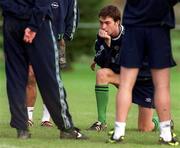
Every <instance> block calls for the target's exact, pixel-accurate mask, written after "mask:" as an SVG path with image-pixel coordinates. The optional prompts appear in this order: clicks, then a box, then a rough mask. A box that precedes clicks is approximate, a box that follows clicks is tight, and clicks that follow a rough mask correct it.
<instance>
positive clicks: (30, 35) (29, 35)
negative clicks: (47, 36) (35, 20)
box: [23, 28, 36, 44]
mask: <svg viewBox="0 0 180 148" xmlns="http://www.w3.org/2000/svg"><path fill="white" fill-rule="evenodd" d="M35 36H36V32H34V31H32V30H31V29H30V28H26V29H25V30H24V38H23V40H24V41H25V42H26V43H30V44H31V43H32V41H33V39H34V38H35Z"/></svg>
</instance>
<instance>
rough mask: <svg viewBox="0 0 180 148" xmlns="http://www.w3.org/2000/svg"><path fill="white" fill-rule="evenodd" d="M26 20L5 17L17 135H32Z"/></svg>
mask: <svg viewBox="0 0 180 148" xmlns="http://www.w3.org/2000/svg"><path fill="white" fill-rule="evenodd" d="M23 28H24V22H23V21H19V20H16V19H14V18H11V17H5V18H4V25H3V33H4V52H5V67H6V77H7V95H8V99H9V108H10V112H11V122H10V125H11V127H13V128H16V130H17V137H18V138H21V139H27V138H29V137H30V134H29V132H28V126H27V120H28V117H27V108H26V90H25V88H26V83H27V78H28V60H27V54H26V50H25V49H24V46H23V45H24V43H23V41H22V35H23V34H24V30H23Z"/></svg>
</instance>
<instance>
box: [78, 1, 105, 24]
mask: <svg viewBox="0 0 180 148" xmlns="http://www.w3.org/2000/svg"><path fill="white" fill-rule="evenodd" d="M103 1H104V0H87V1H85V0H78V3H79V8H80V19H81V22H94V20H95V19H97V14H98V11H99V8H100V6H101V4H102V2H103Z"/></svg>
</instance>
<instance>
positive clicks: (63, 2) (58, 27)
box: [51, 0, 79, 41]
mask: <svg viewBox="0 0 180 148" xmlns="http://www.w3.org/2000/svg"><path fill="white" fill-rule="evenodd" d="M51 7H52V12H53V16H54V18H53V26H54V30H55V36H56V37H57V39H60V38H62V37H63V38H64V39H65V40H68V41H70V40H72V39H73V35H74V33H75V29H76V28H77V24H78V19H79V14H78V13H79V11H78V5H77V0H52V2H51Z"/></svg>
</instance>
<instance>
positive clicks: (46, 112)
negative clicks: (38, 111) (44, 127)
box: [42, 104, 50, 122]
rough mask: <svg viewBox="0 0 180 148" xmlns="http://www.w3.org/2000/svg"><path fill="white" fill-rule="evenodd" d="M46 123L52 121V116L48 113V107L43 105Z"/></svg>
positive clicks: (43, 119) (43, 118)
mask: <svg viewBox="0 0 180 148" xmlns="http://www.w3.org/2000/svg"><path fill="white" fill-rule="evenodd" d="M44 121H50V114H49V111H48V109H47V107H46V106H45V104H43V117H42V122H44Z"/></svg>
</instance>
